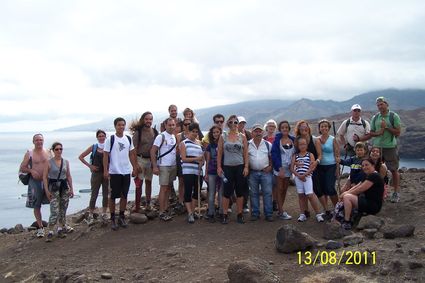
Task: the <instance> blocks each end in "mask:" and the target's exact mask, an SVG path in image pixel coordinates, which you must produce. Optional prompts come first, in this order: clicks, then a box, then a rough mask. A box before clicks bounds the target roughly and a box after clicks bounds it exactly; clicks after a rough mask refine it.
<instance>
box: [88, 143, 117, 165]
mask: <svg viewBox="0 0 425 283" xmlns="http://www.w3.org/2000/svg"><path fill="white" fill-rule="evenodd" d="M97 148H98V144H97V143H94V144H93V145H92V148H91V154H90V164H91V165H93V161H94V155H95V154H96V151H97ZM111 148H112V147H111Z"/></svg>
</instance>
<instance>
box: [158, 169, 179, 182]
mask: <svg viewBox="0 0 425 283" xmlns="http://www.w3.org/2000/svg"><path fill="white" fill-rule="evenodd" d="M176 175H177V167H176V166H159V185H160V186H168V185H170V184H172V183H173V181H174V180H175V179H176Z"/></svg>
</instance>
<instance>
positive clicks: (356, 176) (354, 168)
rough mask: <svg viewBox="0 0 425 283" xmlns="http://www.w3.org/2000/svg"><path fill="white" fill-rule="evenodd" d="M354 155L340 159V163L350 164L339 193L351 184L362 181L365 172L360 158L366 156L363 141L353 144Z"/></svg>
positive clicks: (347, 188) (346, 189)
mask: <svg viewBox="0 0 425 283" xmlns="http://www.w3.org/2000/svg"><path fill="white" fill-rule="evenodd" d="M354 150H355V152H356V156H353V157H350V158H348V159H344V160H341V162H340V164H342V165H345V166H350V177H349V178H348V180H347V182H346V183H345V185H344V187H343V188H342V189H341V193H342V192H345V191H348V190H349V189H350V188H351V187H352V186H354V185H357V184H358V183H360V182H363V181H364V180H365V178H366V174H365V173H364V172H363V170H362V160H363V158H365V157H366V153H367V147H366V145H365V144H364V143H363V142H358V143H356V145H355V146H354Z"/></svg>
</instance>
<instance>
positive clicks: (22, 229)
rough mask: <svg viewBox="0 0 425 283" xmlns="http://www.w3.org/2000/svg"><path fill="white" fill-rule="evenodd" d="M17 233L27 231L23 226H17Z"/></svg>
mask: <svg viewBox="0 0 425 283" xmlns="http://www.w3.org/2000/svg"><path fill="white" fill-rule="evenodd" d="M15 231H16V233H22V232H24V231H25V229H24V226H22V224H16V225H15Z"/></svg>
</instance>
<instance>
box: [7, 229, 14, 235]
mask: <svg viewBox="0 0 425 283" xmlns="http://www.w3.org/2000/svg"><path fill="white" fill-rule="evenodd" d="M15 233H16V230H15V228H9V229H7V234H15Z"/></svg>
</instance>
